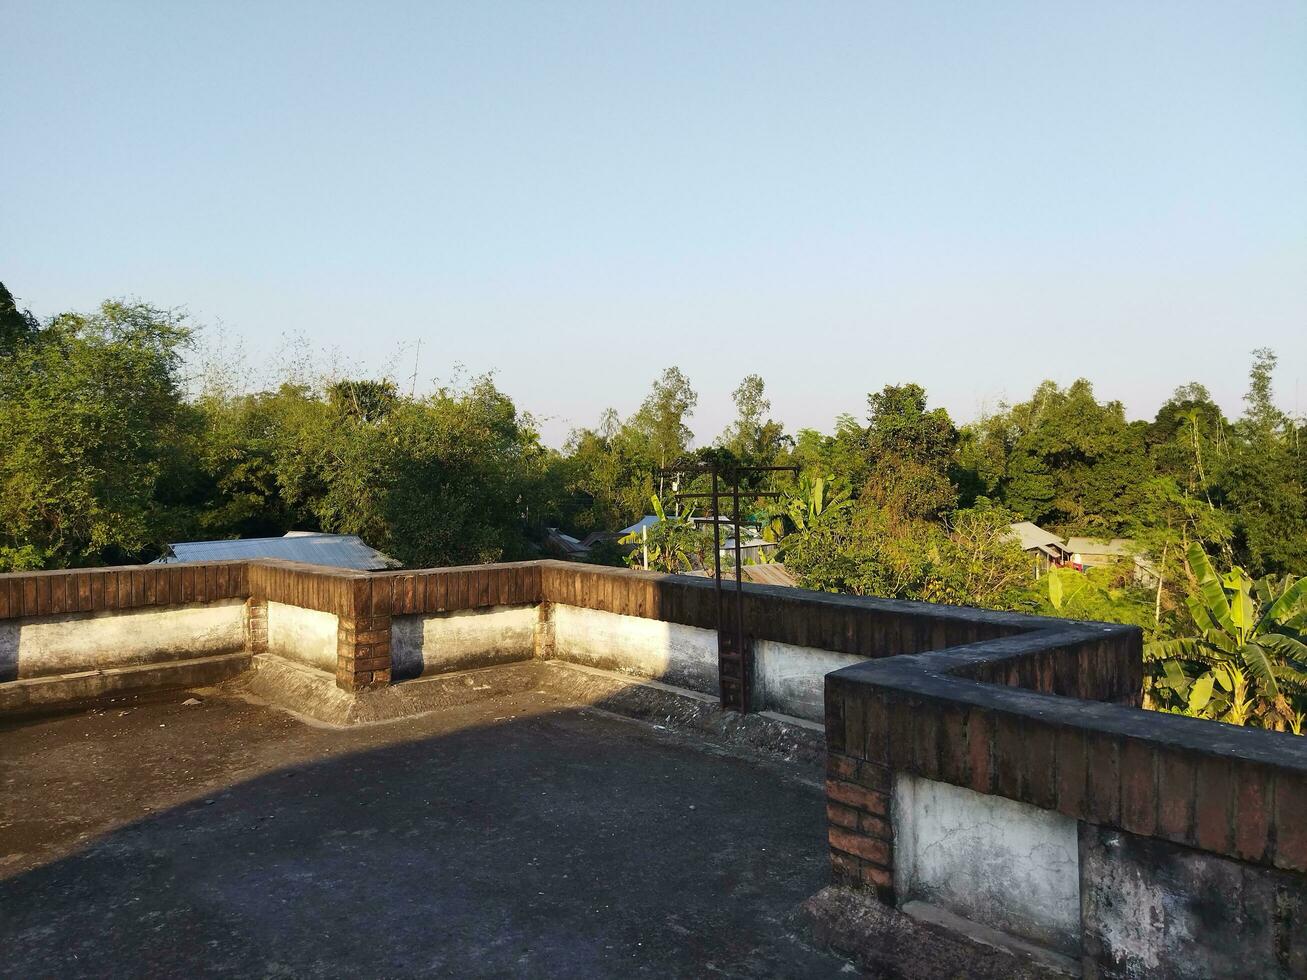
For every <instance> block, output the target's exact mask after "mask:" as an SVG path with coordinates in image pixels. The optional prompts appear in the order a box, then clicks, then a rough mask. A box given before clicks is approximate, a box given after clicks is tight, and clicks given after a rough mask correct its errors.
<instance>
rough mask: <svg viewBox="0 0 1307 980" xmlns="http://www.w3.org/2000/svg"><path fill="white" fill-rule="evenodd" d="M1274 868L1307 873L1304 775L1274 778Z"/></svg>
mask: <svg viewBox="0 0 1307 980" xmlns="http://www.w3.org/2000/svg"><path fill="white" fill-rule="evenodd" d="M1275 866H1276V867H1277V868H1288V869H1289V870H1291V871H1307V778H1304V776H1303V775H1302V774H1301V773H1297V772H1284V771H1281V772H1280V773H1279V774H1278V775H1277V776H1276V777H1275Z"/></svg>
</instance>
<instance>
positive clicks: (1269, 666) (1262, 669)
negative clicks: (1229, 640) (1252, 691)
mask: <svg viewBox="0 0 1307 980" xmlns="http://www.w3.org/2000/svg"><path fill="white" fill-rule="evenodd" d="M1239 652H1240V653H1241V654H1242V655H1243V662H1244V664H1246V665H1247V667H1248V670H1249V672H1250V673H1251V674H1252V675H1253V676H1254V677H1255V678H1257V683H1258V685H1259V686H1260V687H1261V693H1262V694H1263V695H1265V696H1266V697H1270V698H1273V697H1275V696H1276V695H1277V694H1279V693H1280V686H1279V685H1278V684H1277V683H1276V681H1275V664H1274V663H1273V662H1272V661H1271V658H1270V656H1269V655H1268V654H1267V652H1266V651H1265V650H1264V649H1262V648H1261V647H1260V646H1258V645H1257V644H1256V643H1245V644H1244V645H1243V647H1242V648H1241V649H1240V651H1239Z"/></svg>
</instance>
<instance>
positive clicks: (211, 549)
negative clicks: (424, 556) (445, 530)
mask: <svg viewBox="0 0 1307 980" xmlns="http://www.w3.org/2000/svg"><path fill="white" fill-rule="evenodd" d="M168 547H169V548H170V549H171V550H172V554H171V555H169V556H167V557H164V558H160V559H159V560H158V561H156V562H154V564H156V565H163V564H167V563H169V562H174V561H224V560H227V559H231V558H282V559H285V560H287V561H302V562H308V563H309V564H312V565H330V566H332V567H334V568H353V569H357V570H358V571H362V572H375V571H380V570H381V569H384V568H398V567H399V562H397V561H395V559H393V558H390V557H389V556H387V555H383V554H382V553H381V552H380V551H377V550H376V549H375V548H370V547H369V546H368V545H367V544H365V543H364V542H363V539H362V538H360V537H359V536H358V535H356V534H320V533H316V532H312V531H308V532H306V531H292V532H290V533H289V534H287V535H286V537H284V538H235V539H232V540H227V541H179V542H177V543H176V544H170V545H169V546H168Z"/></svg>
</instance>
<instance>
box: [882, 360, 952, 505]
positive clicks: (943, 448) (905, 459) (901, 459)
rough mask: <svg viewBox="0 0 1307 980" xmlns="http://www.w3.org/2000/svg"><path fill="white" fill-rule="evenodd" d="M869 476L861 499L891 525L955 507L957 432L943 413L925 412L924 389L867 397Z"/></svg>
mask: <svg viewBox="0 0 1307 980" xmlns="http://www.w3.org/2000/svg"><path fill="white" fill-rule="evenodd" d="M867 406H868V415H867V420H868V422H869V425H868V427H867V455H868V459H869V461H870V464H871V465H870V472H869V474H868V477H867V482H866V488H865V490H864V492H863V495H864V496H866V497H868V498H869V499H871V500H873V501H875V502H876V503H877V504H878V505H880V506H881V507H882V508H884V509H885V511H886V513H887V515H888V516H889V517H890V519H891V520H896V521H919V520H934V519H937V518H939V517H941V516H942V515H944V514H946V513H948V512H949V511H951V510H953V509H954V508H955V507H956V506H957V501H958V493H957V488H956V487H955V486H954V485H953V482H952V481H951V480H950V478H949V469H950V467H951V465H952V462H953V450H954V447H955V446H956V445H957V441H958V432H957V429H956V428H954V426H953V421H952V420H951V419H950V418H949V415H948V412H946V411H945V410H944V409H942V408H934V409H929V410H927V408H926V391H925V389H924V388H922V387H921V386H920V385H916V384H905V385H886V386H885V387H884V388H883V389H882V390H881V391H879V392H877V393H875V394H872V395H868V396H867Z"/></svg>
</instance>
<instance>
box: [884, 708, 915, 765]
mask: <svg viewBox="0 0 1307 980" xmlns="http://www.w3.org/2000/svg"><path fill="white" fill-rule="evenodd" d="M916 711H917V706H916V705H915V704H912V703H911V702H908V701H900V700H893V701H890V702H889V718H888V721H889V732H888V735H887V738H888V744H889V751H888V759H887V763H888V765H889V767H890V768H891V769H897V770H901V771H903V772H912V771H913V764H914V763H915V762H916V740H915V738H914V737H913V716H914V715H915V714H916Z"/></svg>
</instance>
